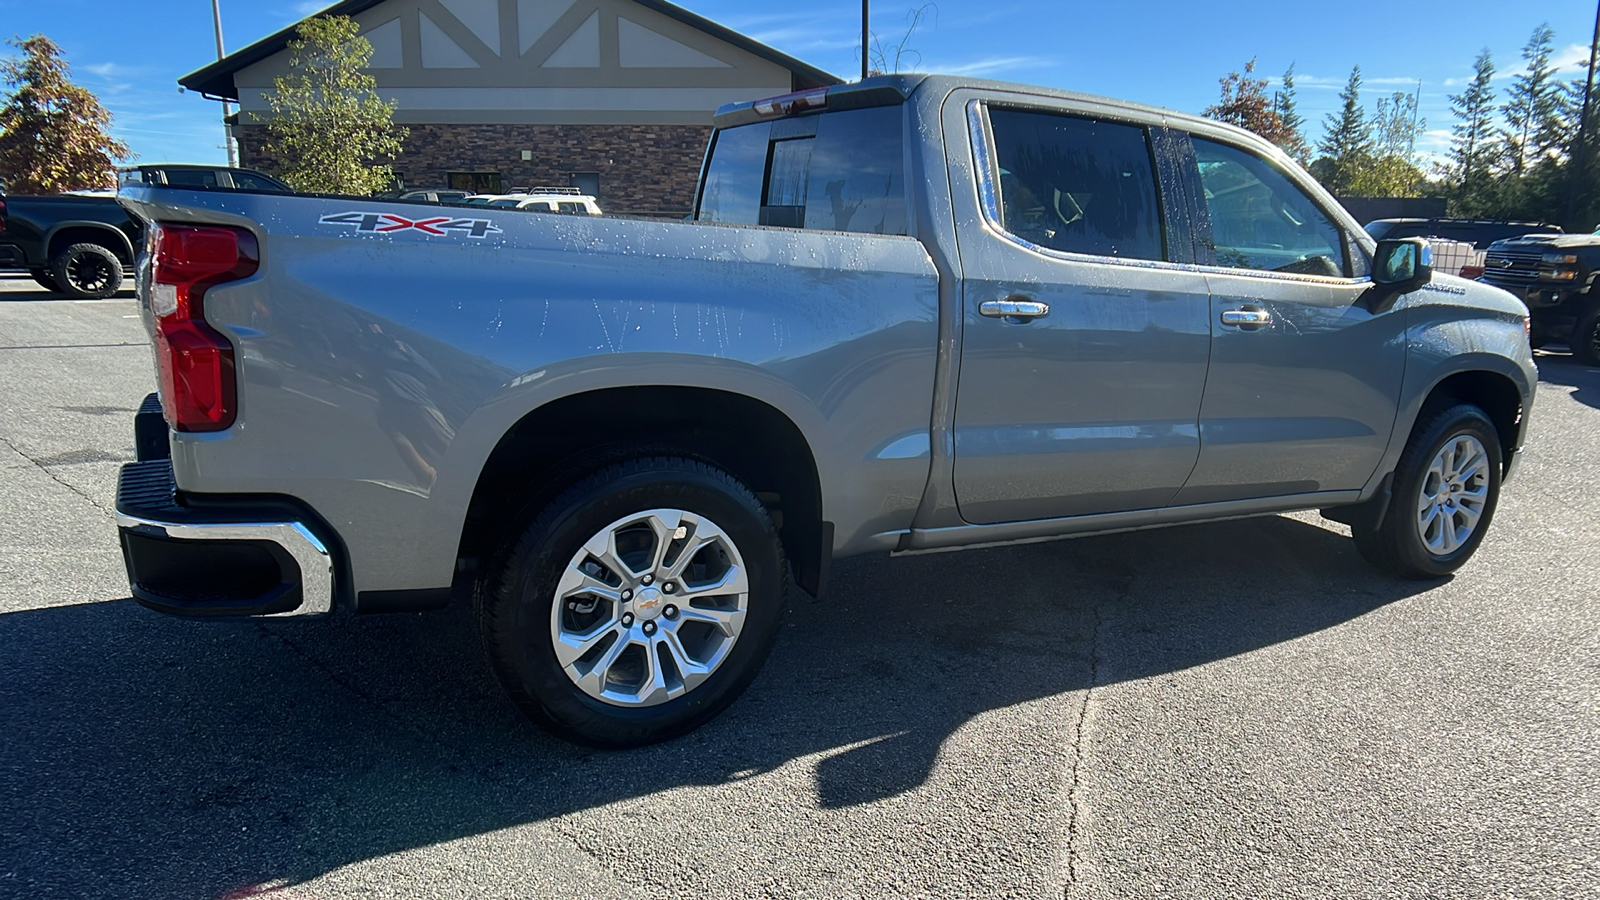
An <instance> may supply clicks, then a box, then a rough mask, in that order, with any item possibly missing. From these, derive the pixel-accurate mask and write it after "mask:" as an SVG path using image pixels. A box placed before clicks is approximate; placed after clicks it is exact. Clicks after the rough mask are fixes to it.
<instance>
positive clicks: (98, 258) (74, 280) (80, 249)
mask: <svg viewBox="0 0 1600 900" xmlns="http://www.w3.org/2000/svg"><path fill="white" fill-rule="evenodd" d="M50 273H51V275H52V276H53V277H54V279H55V282H56V284H57V285H58V286H59V287H58V290H60V291H61V293H63V294H66V295H67V296H69V297H78V298H82V299H93V300H99V299H103V298H105V297H109V296H111V295H112V294H115V293H116V292H117V289H118V288H120V287H122V263H121V261H119V260H118V259H117V257H116V254H114V253H112V252H111V251H110V250H107V249H106V248H104V247H102V246H100V245H99V244H73V245H72V246H70V247H68V248H67V249H65V250H63V251H61V252H60V253H58V254H56V258H55V259H53V260H51V261H50Z"/></svg>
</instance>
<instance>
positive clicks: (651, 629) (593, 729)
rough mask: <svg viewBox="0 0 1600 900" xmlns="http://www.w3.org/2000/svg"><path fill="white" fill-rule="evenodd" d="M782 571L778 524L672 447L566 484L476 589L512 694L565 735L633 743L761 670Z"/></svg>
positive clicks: (672, 725) (728, 481)
mask: <svg viewBox="0 0 1600 900" xmlns="http://www.w3.org/2000/svg"><path fill="white" fill-rule="evenodd" d="M786 585H787V581H786V578H785V576H784V564H783V551H782V547H781V545H780V544H779V541H778V534H777V529H776V527H775V526H774V525H773V523H772V520H771V518H770V517H769V516H768V515H767V512H766V510H765V509H764V508H763V507H762V506H761V503H760V502H759V501H758V500H757V499H756V497H755V495H754V494H753V493H751V491H750V490H749V488H747V487H745V486H744V485H743V484H741V483H740V482H739V481H738V480H736V479H735V478H733V476H731V475H729V474H728V473H726V472H723V471H722V470H720V469H717V468H714V467H712V466H708V465H706V464H704V463H700V462H695V461H692V460H687V459H681V458H676V457H654V458H648V459H635V460H631V461H627V462H623V463H619V464H616V465H612V466H609V467H607V468H605V469H602V470H600V471H599V472H596V473H595V474H593V475H591V476H589V477H588V478H585V479H584V480H582V481H581V482H579V483H578V484H576V485H574V486H573V487H571V488H569V489H568V490H567V491H565V492H563V493H562V494H561V495H560V496H559V497H558V498H557V499H556V500H555V501H554V502H553V503H551V505H550V506H549V507H548V508H546V509H545V510H544V511H543V512H541V513H540V514H539V515H538V516H537V517H536V518H535V519H534V520H533V522H532V523H531V524H530V525H529V526H528V528H527V530H526V532H524V534H523V536H522V538H521V540H520V541H519V542H518V544H517V546H516V548H515V549H514V550H513V551H512V552H511V554H510V556H509V558H508V560H507V562H506V565H505V569H504V571H503V573H502V574H501V577H500V582H499V586H498V589H497V590H496V591H494V592H493V593H492V594H487V593H486V594H484V595H482V596H480V598H479V602H478V617H479V626H480V630H481V632H482V634H483V638H484V642H485V644H486V647H487V650H488V653H489V659H490V663H491V665H492V667H493V669H494V671H495V674H496V676H497V677H498V678H499V680H500V683H501V684H502V685H503V686H504V687H505V689H506V691H507V693H508V694H510V696H511V698H512V700H514V701H515V702H516V703H517V705H518V706H520V707H521V708H522V710H523V711H524V712H525V713H526V714H527V715H528V716H529V717H530V718H532V719H533V720H534V721H536V722H538V723H539V724H541V725H543V726H544V727H546V728H548V729H550V730H551V731H553V732H555V733H556V734H558V735H560V736H562V737H565V738H567V739H568V740H572V741H576V742H579V743H584V744H590V745H593V746H600V747H630V746H637V745H640V744H648V743H652V742H655V741H660V740H666V739H668V738H672V737H676V736H678V735H681V734H684V733H686V732H688V731H691V730H693V729H695V728H697V727H699V726H700V725H702V724H704V723H705V722H707V721H709V720H710V719H711V718H713V717H714V716H716V715H717V714H718V713H720V712H721V711H722V710H723V709H725V708H726V707H727V706H728V705H729V704H731V703H732V702H733V701H734V700H735V699H736V698H737V697H738V696H739V694H740V693H742V692H743V691H744V689H745V688H746V687H747V686H748V685H749V684H750V681H751V680H752V679H754V678H755V675H756V672H757V671H759V669H760V668H761V664H762V662H763V661H764V660H765V659H766V656H767V653H768V651H769V650H770V649H771V647H772V644H773V641H774V640H775V638H776V636H777V630H778V625H779V622H780V621H781V619H782V617H783V611H784V605H785V595H786Z"/></svg>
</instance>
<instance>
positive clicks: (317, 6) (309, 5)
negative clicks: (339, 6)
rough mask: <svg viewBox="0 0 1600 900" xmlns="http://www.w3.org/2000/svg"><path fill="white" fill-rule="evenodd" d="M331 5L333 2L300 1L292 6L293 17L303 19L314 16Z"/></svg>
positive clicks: (329, 0) (318, 0)
mask: <svg viewBox="0 0 1600 900" xmlns="http://www.w3.org/2000/svg"><path fill="white" fill-rule="evenodd" d="M332 5H333V0H302V2H300V3H296V4H295V5H294V12H295V15H297V16H299V17H300V18H302V19H304V18H306V17H307V16H312V15H316V14H317V13H319V12H322V11H323V10H325V9H327V8H328V7H330V6H332Z"/></svg>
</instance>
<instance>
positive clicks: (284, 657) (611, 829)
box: [0, 274, 1600, 900]
mask: <svg viewBox="0 0 1600 900" xmlns="http://www.w3.org/2000/svg"><path fill="white" fill-rule="evenodd" d="M1540 367H1541V372H1542V374H1543V382H1542V384H1541V385H1540V391H1539V400H1538V405H1537V407H1536V409H1535V414H1534V428H1533V435H1532V439H1531V441H1530V447H1529V451H1528V454H1527V459H1526V461H1525V465H1524V467H1523V469H1522V471H1521V472H1520V474H1519V477H1518V478H1517V479H1516V480H1515V481H1513V482H1512V483H1511V484H1510V485H1508V487H1507V490H1506V493H1505V495H1504V497H1503V501H1502V505H1501V507H1500V512H1499V514H1498V517H1497V519H1496V521H1495V523H1494V526H1493V529H1492V530H1491V532H1490V533H1489V536H1488V539H1487V541H1486V542H1485V544H1484V545H1483V548H1482V550H1481V551H1480V553H1479V554H1478V556H1477V558H1476V559H1475V561H1474V562H1472V563H1471V564H1470V565H1469V566H1468V567H1467V568H1466V569H1464V570H1463V571H1462V572H1461V573H1460V574H1459V575H1458V576H1457V577H1455V578H1454V579H1452V580H1447V581H1440V582H1421V583H1418V582H1411V583H1406V582H1396V581H1391V580H1388V579H1385V578H1383V577H1380V576H1378V575H1376V574H1374V573H1373V572H1371V571H1370V570H1369V569H1368V568H1367V567H1366V566H1365V564H1364V563H1362V561H1361V560H1360V558H1359V557H1358V556H1357V555H1356V553H1355V550H1354V548H1353V547H1352V546H1351V545H1350V543H1349V541H1348V540H1347V538H1346V537H1345V536H1344V534H1342V533H1341V531H1340V528H1341V526H1338V525H1335V524H1333V523H1331V522H1326V521H1324V520H1322V519H1321V518H1320V517H1318V516H1316V515H1314V514H1305V515H1299V516H1294V517H1269V518H1262V519H1255V520H1249V521H1239V522H1230V523H1223V524H1218V525H1209V526H1195V527H1185V528H1178V529H1169V530H1165V531H1155V532H1145V533H1139V534H1129V535H1117V536H1110V537H1102V538H1087V539H1080V540H1073V541H1065V542H1059V543H1050V544H1035V545H1029V546H1023V547H1015V548H1006V549H996V550H985V551H976V552H969V553H965V554H944V555H936V556H921V557H912V558H903V559H886V558H869V559H856V560H848V561H842V562H840V563H839V564H837V566H836V569H835V574H834V579H835V580H834V592H833V594H832V596H831V597H829V598H828V599H826V600H824V601H823V602H820V603H811V602H802V603H799V604H797V606H796V607H795V608H794V609H793V611H792V613H791V615H790V618H789V622H788V624H787V626H786V628H785V631H784V635H783V637H782V639H781V642H780V644H779V646H778V649H777V651H776V652H775V654H774V656H773V658H772V659H771V661H770V662H769V664H768V665H767V668H766V670H765V671H764V673H763V675H762V676H761V678H760V679H759V680H758V681H757V683H756V684H755V686H754V687H753V688H752V689H751V690H750V692H749V693H748V694H747V695H746V696H745V698H744V699H743V700H742V701H740V702H739V703H738V704H737V705H735V706H734V708H733V709H732V710H730V711H729V713H727V714H726V715H724V716H723V717H722V718H720V719H719V720H717V721H715V722H713V723H712V724H711V725H709V726H708V727H706V728H704V729H702V730H701V731H699V732H697V733H695V734H693V735H690V736H689V737H686V738H683V739H681V740H678V741H676V742H673V743H669V744H665V745H661V746H657V747H652V748H648V749H644V750H638V751H630V752H625V753H603V752H595V751H590V750H584V749H579V748H575V747H572V746H570V745H567V744H563V743H561V742H559V741H556V740H554V739H552V738H549V737H547V736H545V735H544V734H543V733H542V732H540V731H538V730H536V729H535V728H533V727H532V726H531V725H529V724H527V723H526V722H525V721H524V720H523V719H522V718H521V717H520V715H519V714H518V713H517V712H516V711H515V710H514V709H513V708H512V707H511V705H510V704H509V703H508V702H507V701H505V700H504V699H502V697H501V694H500V691H499V689H498V688H497V686H496V685H495V684H494V683H493V682H492V680H491V678H490V676H489V675H488V673H487V671H486V669H485V667H484V665H483V663H482V661H481V658H480V654H479V651H478V647H477V641H476V637H475V635H474V634H473V632H472V628H471V625H470V621H469V619H468V617H467V616H466V615H465V614H464V613H465V611H464V610H459V609H452V610H446V611H443V612H439V613H430V614H412V615H405V616H371V617H363V618H353V617H346V618H341V619H333V620H329V621H322V622H316V621H309V622H303V621H292V622H271V623H266V622H254V621H250V622H228V623H217V622H192V621H184V620H179V619H173V618H167V617H163V616H160V615H158V614H156V613H152V612H148V611H146V610H144V609H142V608H140V607H138V606H137V605H136V604H134V602H133V601H132V600H130V599H128V598H127V584H126V581H125V575H124V572H123V570H122V563H121V557H120V554H119V552H118V550H117V542H116V534H115V529H114V527H113V525H112V521H111V507H112V503H113V490H114V485H115V478H116V471H117V467H118V465H119V464H120V463H121V462H123V461H125V460H128V459H131V458H132V455H133V449H132V447H133V440H132V423H131V417H132V414H133V410H134V408H135V407H136V406H137V405H138V403H139V400H140V399H141V398H142V397H143V396H144V395H145V394H146V393H148V392H149V391H150V390H152V385H153V380H154V376H153V371H152V365H151V359H150V352H149V348H148V346H147V345H146V343H145V338H144V334H143V332H142V330H141V328H140V327H139V323H138V319H137V318H136V317H135V315H134V309H133V302H132V301H131V299H127V298H126V296H124V297H122V298H116V299H111V300H106V301H84V302H75V301H68V300H64V299H58V298H53V297H52V296H51V295H49V294H45V293H42V292H40V291H38V290H37V289H36V288H35V287H34V285H33V284H32V282H31V281H28V280H27V279H26V278H25V277H15V276H14V275H13V274H0V721H3V722H4V730H3V732H0V896H4V897H19V898H48V897H63V898H85V897H96V898H98V897H117V898H145V897H149V898H188V897H194V898H219V897H229V898H243V897H254V896H270V897H274V898H277V897H282V898H305V900H321V898H346V897H472V898H480V897H482V898H489V897H495V898H498V897H506V898H511V897H518V898H524V897H584V898H601V897H669V896H672V897H749V896H775V897H819V898H820V897H886V896H936V897H943V896H974V897H1002V896H1007V897H1009V896H1016V897H1055V898H1061V897H1063V896H1065V897H1067V898H1073V900H1076V898H1111V897H1117V898H1148V897H1183V898H1189V897H1219V898H1220V897H1306V898H1343V897H1429V898H1432V897H1474V898H1476V897H1483V898H1489V897H1494V898H1504V897H1517V898H1533V897H1548V898H1576V897H1585V896H1596V895H1597V894H1600V784H1597V778H1596V773H1597V772H1600V589H1597V587H1596V585H1597V580H1600V579H1597V576H1600V526H1597V525H1596V523H1597V522H1600V491H1597V490H1596V489H1595V485H1596V484H1597V483H1600V370H1595V369H1588V368H1583V367H1579V366H1576V365H1574V364H1572V363H1571V362H1570V361H1568V360H1567V359H1566V358H1565V357H1564V356H1561V355H1554V354H1553V355H1545V356H1542V357H1541V359H1540Z"/></svg>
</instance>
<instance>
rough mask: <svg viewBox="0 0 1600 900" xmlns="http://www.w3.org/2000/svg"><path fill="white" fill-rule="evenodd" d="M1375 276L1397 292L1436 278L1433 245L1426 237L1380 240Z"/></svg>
mask: <svg viewBox="0 0 1600 900" xmlns="http://www.w3.org/2000/svg"><path fill="white" fill-rule="evenodd" d="M1372 269H1373V272H1372V280H1373V282H1374V283H1376V284H1378V285H1380V286H1381V287H1383V288H1385V289H1387V290H1389V291H1392V292H1394V293H1396V294H1409V293H1411V292H1412V291H1415V290H1418V289H1420V288H1421V287H1422V286H1423V285H1425V284H1427V283H1428V282H1430V281H1432V280H1433V248H1432V247H1429V246H1428V242H1427V241H1426V240H1424V239H1423V238H1401V239H1399V240H1388V241H1379V242H1378V252H1377V254H1376V256H1375V257H1374V259H1373V264H1372Z"/></svg>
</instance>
